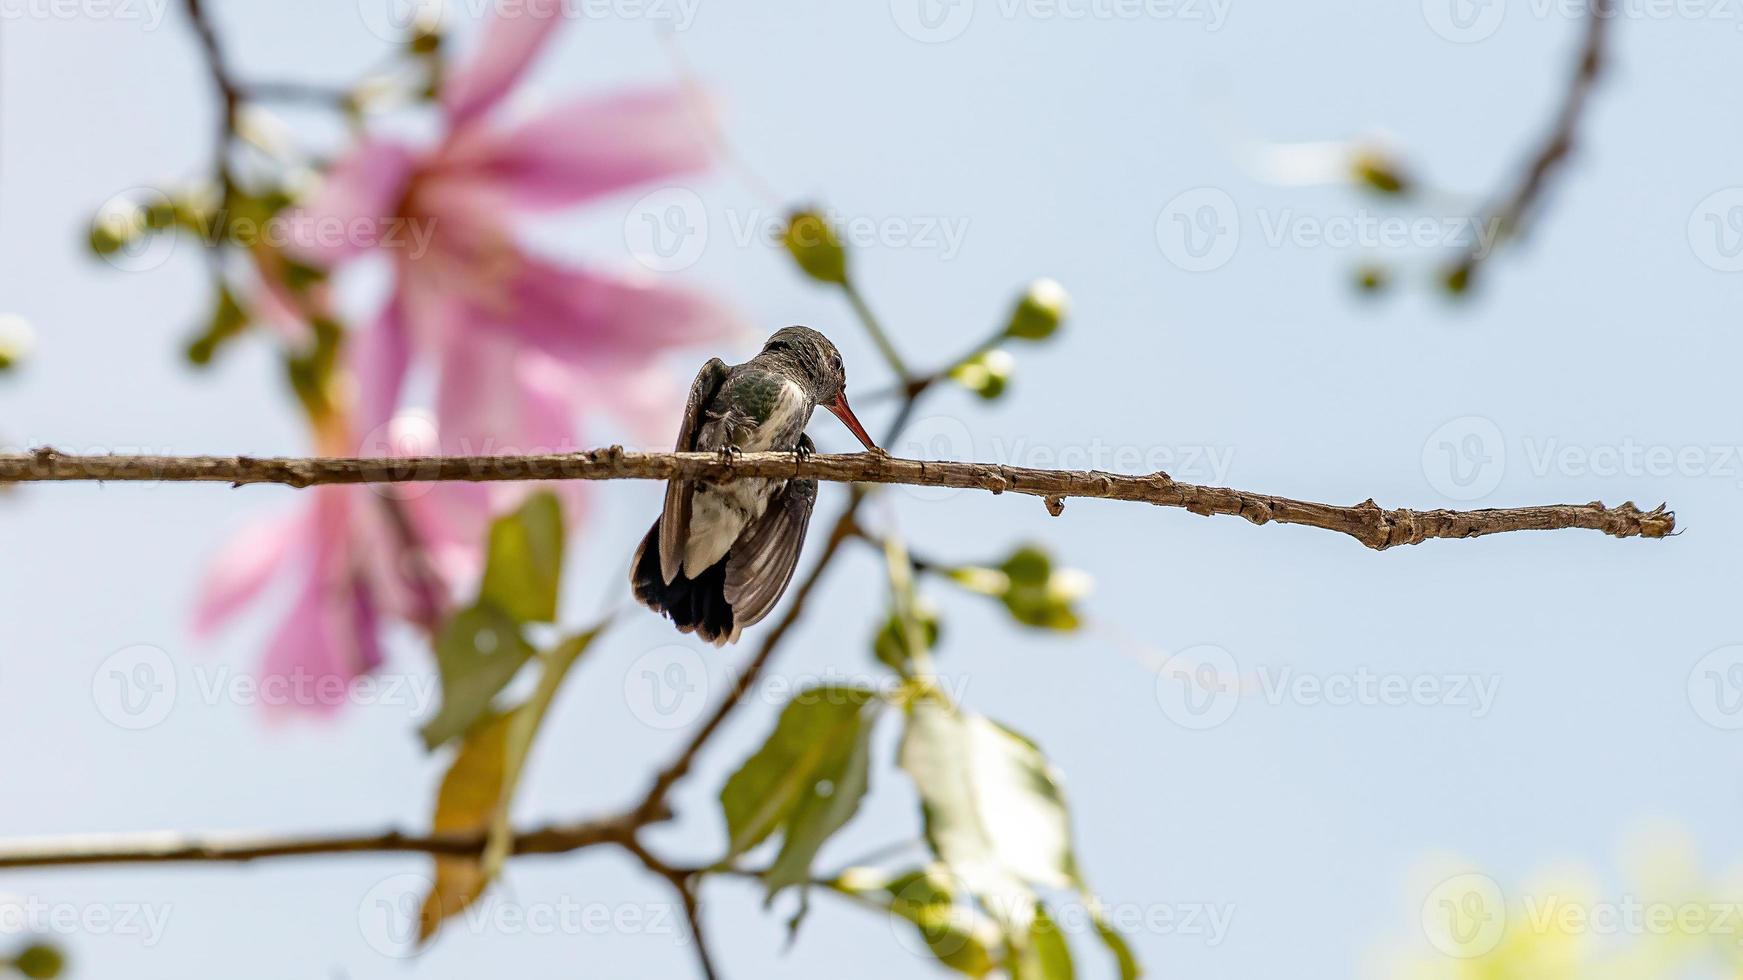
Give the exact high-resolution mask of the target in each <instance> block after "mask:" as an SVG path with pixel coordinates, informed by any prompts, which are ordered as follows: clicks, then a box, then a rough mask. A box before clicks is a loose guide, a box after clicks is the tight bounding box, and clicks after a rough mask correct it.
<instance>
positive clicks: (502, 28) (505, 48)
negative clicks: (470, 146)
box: [442, 0, 567, 127]
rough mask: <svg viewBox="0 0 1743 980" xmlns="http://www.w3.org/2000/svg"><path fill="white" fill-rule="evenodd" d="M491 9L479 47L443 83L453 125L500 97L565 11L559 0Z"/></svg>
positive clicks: (517, 78)
mask: <svg viewBox="0 0 1743 980" xmlns="http://www.w3.org/2000/svg"><path fill="white" fill-rule="evenodd" d="M495 9H496V16H495V17H493V18H492V19H491V21H490V23H488V24H486V25H485V27H484V37H483V39H482V40H481V41H480V42H479V44H478V50H477V51H475V52H473V54H472V57H471V59H470V60H468V61H467V62H466V63H465V64H463V65H461V66H460V67H459V68H458V69H456V70H455V71H454V73H453V74H451V75H450V76H448V78H447V80H446V81H445V82H444V83H443V85H442V107H443V108H444V109H445V110H447V113H448V120H449V124H450V125H452V126H455V127H459V126H464V125H466V124H467V123H468V122H470V121H471V120H472V119H473V118H474V117H476V116H479V115H481V114H483V113H485V112H488V111H489V110H490V109H491V108H492V107H493V106H495V105H496V104H497V103H498V102H500V101H502V97H503V96H504V95H507V94H508V90H509V89H511V88H513V87H514V86H515V83H516V82H518V81H520V77H521V76H522V75H523V74H525V73H526V70H527V68H528V66H530V65H531V64H532V61H533V59H534V58H536V57H538V54H539V52H540V51H541V50H543V48H544V46H545V44H546V43H548V42H549V41H550V38H551V32H552V30H553V29H554V28H555V27H557V26H558V25H559V24H561V23H562V22H563V19H564V17H565V16H567V11H566V10H565V4H564V2H563V0H519V2H516V3H510V4H496V5H495Z"/></svg>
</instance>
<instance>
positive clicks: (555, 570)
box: [479, 493, 563, 623]
mask: <svg viewBox="0 0 1743 980" xmlns="http://www.w3.org/2000/svg"><path fill="white" fill-rule="evenodd" d="M562 572H563V508H562V505H561V504H559V503H558V502H557V498H556V496H555V495H553V494H550V493H535V494H533V495H532V496H531V497H528V498H527V501H526V503H524V504H522V505H521V507H520V509H519V510H516V511H515V512H514V513H512V514H505V515H503V516H502V517H499V518H497V519H496V521H495V522H494V523H492V524H491V525H490V550H489V557H488V562H487V564H486V565H485V569H484V584H483V586H482V587H481V588H480V592H479V595H480V598H481V599H482V600H483V601H486V602H489V603H491V604H493V605H495V606H496V607H497V608H498V609H501V610H502V611H503V612H505V613H507V614H508V615H510V616H512V617H513V618H514V619H516V620H517V621H520V622H535V623H549V622H552V621H553V620H555V619H556V618H557V589H558V586H559V584H560V580H561V577H562Z"/></svg>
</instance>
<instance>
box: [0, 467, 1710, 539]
mask: <svg viewBox="0 0 1743 980" xmlns="http://www.w3.org/2000/svg"><path fill="white" fill-rule="evenodd" d="M744 477H808V478H810V479H814V480H825V481H829V482H834V483H891V484H906V485H909V486H927V487H957V488H962V489H969V490H987V491H990V492H992V493H995V494H997V493H1007V492H1008V493H1020V494H1027V495H1030V496H1035V497H1040V498H1042V499H1043V500H1044V501H1045V502H1046V503H1047V508H1048V510H1049V512H1053V513H1057V512H1058V511H1059V510H1060V509H1062V508H1063V506H1064V500H1065V498H1067V497H1085V498H1099V499H1103V500H1125V501H1134V502H1139V503H1148V504H1155V505H1157V506H1159V507H1178V508H1181V509H1183V510H1188V511H1191V512H1192V513H1194V514H1200V515H1212V514H1224V515H1232V516H1237V517H1244V518H1246V519H1247V520H1249V521H1251V522H1253V523H1254V524H1268V523H1272V522H1276V523H1279V524H1300V525H1304V526H1307V527H1317V528H1321V529H1324V530H1327V531H1337V532H1340V533H1343V534H1347V535H1349V536H1350V537H1353V538H1355V539H1356V540H1358V541H1360V542H1362V543H1363V544H1364V545H1367V546H1368V547H1370V548H1375V549H1379V550H1384V549H1386V548H1391V547H1394V546H1397V545H1402V544H1418V543H1420V542H1423V541H1426V540H1428V539H1430V538H1475V537H1482V536H1484V535H1488V534H1501V533H1504V532H1509V531H1551V530H1559V529H1565V528H1582V529H1585V530H1592V531H1602V532H1604V533H1605V534H1609V535H1613V536H1615V537H1618V538H1632V537H1645V538H1662V537H1665V536H1667V535H1669V534H1671V533H1672V532H1673V531H1674V530H1675V529H1676V515H1675V514H1674V513H1672V512H1671V511H1668V510H1666V509H1665V507H1664V506H1663V505H1660V506H1659V507H1657V508H1654V509H1653V510H1650V511H1642V510H1640V509H1638V508H1636V507H1635V506H1634V505H1633V504H1632V503H1625V504H1622V505H1620V506H1618V507H1605V506H1604V505H1603V504H1602V503H1597V502H1594V503H1589V504H1555V505H1550V506H1542V507H1509V508H1497V509H1490V510H1471V511H1456V510H1420V511H1419V510H1408V509H1402V508H1400V509H1386V508H1382V507H1381V506H1380V505H1378V504H1376V503H1375V502H1374V501H1373V500H1365V501H1363V502H1361V503H1359V504H1354V505H1347V506H1346V505H1338V504H1321V503H1314V502H1311V501H1304V500H1293V499H1290V498H1288V497H1278V496H1274V495H1271V494H1264V493H1253V492H1250V491H1246V490H1232V489H1229V488H1226V487H1207V486H1199V485H1196V484H1191V483H1180V482H1178V481H1176V480H1173V479H1171V478H1170V477H1169V476H1168V475H1167V474H1166V473H1154V474H1151V475H1149V476H1131V475H1125V474H1119V473H1103V472H1099V471H1073V470H1041V469H1031V468H1027V467H1021V466H1003V465H997V464H991V463H950V462H938V461H928V460H917V459H898V458H896V457H893V456H884V455H878V454H872V453H855V454H851V455H840V456H837V455H829V456H812V457H810V458H808V459H804V460H800V459H797V458H796V457H794V456H793V455H791V454H789V453H751V454H747V455H744V456H741V457H738V458H736V459H726V458H723V457H721V456H719V455H717V454H714V453H641V452H630V451H628V450H625V449H623V448H621V447H618V446H613V447H610V448H608V449H595V450H590V451H587V452H581V453H553V454H545V455H536V456H470V457H462V456H419V457H406V458H401V459H335V458H322V457H310V458H275V459H257V458H253V457H248V456H68V455H63V454H61V453H58V452H56V451H54V450H52V449H38V450H36V451H35V452H32V453H14V454H6V455H0V483H31V482H56V481H79V480H96V481H145V482H157V481H166V482H214V483H229V484H232V485H236V486H240V485H242V484H245V483H275V484H282V485H284V486H290V487H308V486H315V485H320V484H359V483H417V482H430V481H438V480H466V481H497V480H672V479H686V480H713V481H726V480H733V479H741V478H744Z"/></svg>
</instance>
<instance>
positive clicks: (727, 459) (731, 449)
mask: <svg viewBox="0 0 1743 980" xmlns="http://www.w3.org/2000/svg"><path fill="white" fill-rule="evenodd" d="M714 452H715V455H717V456H719V457H720V461H721V462H722V463H736V462H738V459H739V457H741V456H743V455H744V450H742V449H740V448H738V447H737V446H734V445H732V444H730V443H728V444H727V445H724V446H721V447H720V448H719V449H716V450H715V451H714Z"/></svg>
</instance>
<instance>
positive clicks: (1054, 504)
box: [1046, 496, 1065, 517]
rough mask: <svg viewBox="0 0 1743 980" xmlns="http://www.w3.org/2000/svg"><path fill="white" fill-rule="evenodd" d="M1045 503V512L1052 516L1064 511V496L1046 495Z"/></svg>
mask: <svg viewBox="0 0 1743 980" xmlns="http://www.w3.org/2000/svg"><path fill="white" fill-rule="evenodd" d="M1046 503H1047V513H1049V514H1051V515H1053V516H1054V517H1058V516H1059V515H1060V514H1063V513H1065V498H1064V497H1059V496H1052V497H1048V498H1046Z"/></svg>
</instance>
